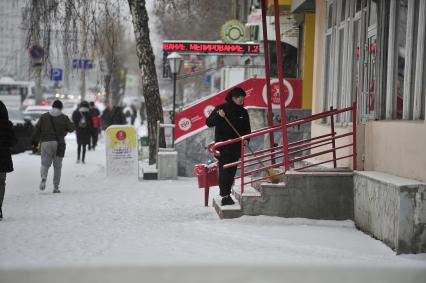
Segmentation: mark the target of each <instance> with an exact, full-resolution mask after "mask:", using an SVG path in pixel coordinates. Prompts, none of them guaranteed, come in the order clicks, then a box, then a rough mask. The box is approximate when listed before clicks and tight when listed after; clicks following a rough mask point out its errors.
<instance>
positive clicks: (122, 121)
mask: <svg viewBox="0 0 426 283" xmlns="http://www.w3.org/2000/svg"><path fill="white" fill-rule="evenodd" d="M126 124H127V120H126V116H125V115H124V113H123V109H122V108H121V107H119V106H114V108H112V115H111V125H126Z"/></svg>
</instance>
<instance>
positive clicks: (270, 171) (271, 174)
mask: <svg viewBox="0 0 426 283" xmlns="http://www.w3.org/2000/svg"><path fill="white" fill-rule="evenodd" d="M223 118H224V119H225V121H226V123H228V125H229V126H230V127H231V129H232V130H233V131H234V132H235V133H236V134H237V135H238V137H241V135H240V133H239V132H238V131H237V129H235V127H234V125H232V123H231V121H229V119H228V117H226V116H224V117H223ZM246 146H247V148H248V149H249V150H250V152H251V153H252V154H253V155H255V156H256V154H255V153H254V151H253V149H252V148H251V147H250V146H249V145H248V144H246ZM259 161H260V164H262V166H263V167H266V166H265V164H263V162H262V160H259ZM275 174H277V172H276V170H274V168H269V169H266V175H267V176H268V179H269V180H270V181H271V183H273V184H278V183H279V182H280V177H279V176H274V175H275Z"/></svg>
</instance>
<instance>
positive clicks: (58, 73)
mask: <svg viewBox="0 0 426 283" xmlns="http://www.w3.org/2000/svg"><path fill="white" fill-rule="evenodd" d="M50 80H51V81H55V82H58V81H62V69H58V68H52V69H50Z"/></svg>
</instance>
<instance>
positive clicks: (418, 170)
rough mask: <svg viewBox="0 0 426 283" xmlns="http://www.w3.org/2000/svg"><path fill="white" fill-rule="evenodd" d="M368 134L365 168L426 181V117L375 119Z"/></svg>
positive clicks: (368, 127)
mask: <svg viewBox="0 0 426 283" xmlns="http://www.w3.org/2000/svg"><path fill="white" fill-rule="evenodd" d="M365 138H366V140H365V170H374V171H382V172H386V173H389V174H392V175H397V176H401V177H405V178H412V179H417V180H419V181H422V182H426V123H425V122H424V121H411V122H407V121H372V122H369V123H367V125H366V128H365Z"/></svg>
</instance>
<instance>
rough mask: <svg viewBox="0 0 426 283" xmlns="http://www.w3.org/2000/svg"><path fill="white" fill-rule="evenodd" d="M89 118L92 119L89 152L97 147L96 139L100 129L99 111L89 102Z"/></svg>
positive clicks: (93, 103)
mask: <svg viewBox="0 0 426 283" xmlns="http://www.w3.org/2000/svg"><path fill="white" fill-rule="evenodd" d="M89 105H90V110H89V113H90V116H91V117H92V126H93V128H92V132H91V144H90V145H89V150H90V149H93V150H95V148H96V146H97V145H98V137H99V133H100V130H101V127H102V118H101V112H100V111H99V109H98V108H97V107H96V106H95V102H93V101H90V103H89Z"/></svg>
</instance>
